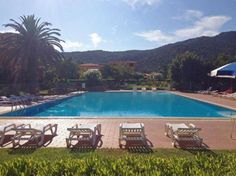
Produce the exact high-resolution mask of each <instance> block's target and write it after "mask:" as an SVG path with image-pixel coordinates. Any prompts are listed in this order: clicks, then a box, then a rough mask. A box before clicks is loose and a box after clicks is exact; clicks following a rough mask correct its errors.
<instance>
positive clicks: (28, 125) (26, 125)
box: [19, 124, 31, 128]
mask: <svg viewBox="0 0 236 176" xmlns="http://www.w3.org/2000/svg"><path fill="white" fill-rule="evenodd" d="M19 127H22V128H25V127H28V128H31V125H30V124H22V125H21V126H19Z"/></svg>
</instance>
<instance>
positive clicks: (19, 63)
mask: <svg viewBox="0 0 236 176" xmlns="http://www.w3.org/2000/svg"><path fill="white" fill-rule="evenodd" d="M40 20H41V19H40V18H36V17H35V16H34V15H29V16H21V17H20V22H17V21H15V20H13V19H10V21H11V22H12V23H9V24H5V25H4V26H5V27H11V28H13V29H14V30H15V31H16V33H10V34H8V36H7V37H5V38H4V39H3V40H1V43H0V45H1V46H2V52H1V55H0V64H4V65H6V66H7V67H9V68H10V69H11V71H12V76H13V80H14V82H15V83H17V82H20V83H26V84H28V88H29V91H30V92H35V91H36V88H37V87H38V81H39V77H40V75H39V74H40V66H41V65H45V66H46V65H53V64H56V63H57V62H58V61H59V60H62V59H63V55H62V54H61V53H60V52H59V51H58V50H56V49H55V48H58V49H59V50H60V51H63V48H62V46H61V44H60V42H62V40H61V39H59V38H58V36H60V33H59V31H60V30H59V29H54V28H52V29H51V28H49V27H50V26H51V23H48V22H40Z"/></svg>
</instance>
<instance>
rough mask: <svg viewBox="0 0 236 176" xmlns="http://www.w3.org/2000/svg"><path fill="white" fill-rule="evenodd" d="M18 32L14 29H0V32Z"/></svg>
mask: <svg viewBox="0 0 236 176" xmlns="http://www.w3.org/2000/svg"><path fill="white" fill-rule="evenodd" d="M9 32H10V33H18V32H17V31H15V30H14V29H3V30H0V33H9Z"/></svg>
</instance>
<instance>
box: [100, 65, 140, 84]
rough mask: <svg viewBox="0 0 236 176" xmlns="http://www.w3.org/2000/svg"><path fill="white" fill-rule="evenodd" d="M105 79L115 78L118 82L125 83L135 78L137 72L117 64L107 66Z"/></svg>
mask: <svg viewBox="0 0 236 176" xmlns="http://www.w3.org/2000/svg"><path fill="white" fill-rule="evenodd" d="M102 73H103V77H105V78H108V79H109V78H113V79H115V80H116V81H124V80H128V79H132V78H134V75H135V72H134V70H132V69H130V68H129V67H128V66H125V65H121V64H117V65H106V66H105V67H104V68H103V72H102Z"/></svg>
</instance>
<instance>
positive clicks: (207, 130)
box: [0, 92, 236, 150]
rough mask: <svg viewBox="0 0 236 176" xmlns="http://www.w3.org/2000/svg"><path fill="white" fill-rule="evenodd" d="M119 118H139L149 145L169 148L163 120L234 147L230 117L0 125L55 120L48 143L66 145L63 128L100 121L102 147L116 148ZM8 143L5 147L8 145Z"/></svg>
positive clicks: (226, 102)
mask: <svg viewBox="0 0 236 176" xmlns="http://www.w3.org/2000/svg"><path fill="white" fill-rule="evenodd" d="M175 93H177V94H181V95H183V96H188V97H192V98H195V99H200V100H203V101H207V102H211V103H214V104H218V105H221V106H225V107H228V108H231V109H236V100H231V99H226V98H221V97H216V96H212V95H202V94H193V93H180V92H175ZM122 122H142V123H144V125H145V132H146V135H147V138H148V139H149V140H150V142H151V143H152V144H153V148H173V147H172V145H171V140H170V138H168V137H166V136H165V135H164V125H165V123H183V122H184V123H193V124H195V125H196V126H197V127H200V128H202V130H201V131H200V136H201V137H202V138H203V142H204V144H205V145H206V147H207V148H209V149H227V150H236V129H235V130H234V131H233V138H231V136H230V134H231V130H232V125H233V123H232V122H233V121H232V120H230V119H190V118H189V119H181V118H180V119H173V118H165V119H161V118H159V119H157V118H135V117H134V118H127V119H125V118H112V117H111V118H109V117H108V118H99V119H98V118H96V119H95V118H94V119H92V118H91V119H89V118H88V119H80V118H77V119H72V118H69V119H59V118H57V119H35V118H34V119H33V118H24V117H20V118H18V119H4V118H1V119H0V125H3V124H6V123H26V124H28V123H30V124H32V125H36V124H38V123H43V124H45V125H46V124H48V123H57V124H58V135H57V136H56V137H54V138H53V140H52V142H51V143H50V145H48V147H66V141H65V138H66V137H67V136H68V134H69V133H68V131H67V128H68V127H71V126H73V125H74V124H76V123H78V124H80V123H101V125H102V137H101V140H102V146H101V147H102V148H119V145H118V137H119V124H120V123H122ZM11 146H12V145H11V144H10V145H8V146H6V147H11Z"/></svg>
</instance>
